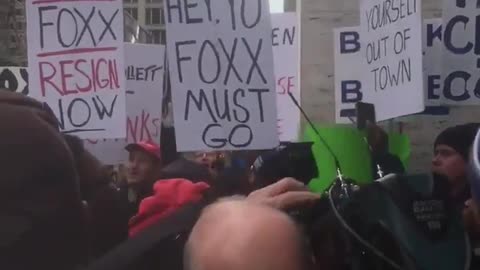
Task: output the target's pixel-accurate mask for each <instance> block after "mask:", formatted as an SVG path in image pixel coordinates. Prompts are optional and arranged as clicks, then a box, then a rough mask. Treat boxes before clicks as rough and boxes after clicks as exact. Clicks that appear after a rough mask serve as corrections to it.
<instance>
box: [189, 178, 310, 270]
mask: <svg viewBox="0 0 480 270" xmlns="http://www.w3.org/2000/svg"><path fill="white" fill-rule="evenodd" d="M286 190H291V192H286V193H285V191H286ZM317 199H319V196H318V195H315V194H312V193H310V192H308V191H306V189H305V186H304V185H303V184H302V183H299V182H297V181H295V180H293V179H283V180H281V181H279V182H277V183H275V184H273V185H271V186H268V187H266V188H264V189H261V190H258V191H255V192H253V193H251V194H250V195H249V196H248V197H246V198H227V199H223V200H221V201H220V202H218V203H215V204H213V205H211V206H209V207H207V208H206V209H205V210H204V211H203V213H202V214H201V216H200V218H199V220H198V221H197V223H196V224H195V226H194V227H193V230H192V232H191V234H190V236H189V239H188V241H187V244H186V247H185V250H184V269H188V270H197V269H210V270H215V269H231V270H235V269H279V270H308V269H314V268H313V260H312V257H311V256H310V252H309V249H308V248H307V246H308V245H307V242H306V241H305V240H304V238H303V235H302V234H301V232H300V230H299V228H298V227H297V225H296V224H295V222H294V221H293V220H292V219H291V218H290V217H289V216H288V215H287V214H285V213H284V212H282V211H279V209H282V210H284V209H288V208H291V207H293V206H298V205H299V204H305V203H308V202H312V201H315V200H317Z"/></svg>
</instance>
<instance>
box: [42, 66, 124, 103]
mask: <svg viewBox="0 0 480 270" xmlns="http://www.w3.org/2000/svg"><path fill="white" fill-rule="evenodd" d="M38 65H39V72H40V88H41V91H42V96H44V97H45V96H46V94H47V91H51V90H54V91H55V92H57V93H58V94H60V96H67V95H76V94H78V93H87V92H91V91H93V92H97V91H98V90H116V89H119V88H120V80H119V76H118V74H119V73H118V65H117V60H116V59H104V58H100V59H90V60H88V61H87V60H85V59H77V60H63V61H59V62H57V63H52V62H39V64H38ZM72 78H83V79H84V81H85V82H83V84H79V83H80V82H81V81H82V80H81V79H76V80H74V81H72Z"/></svg>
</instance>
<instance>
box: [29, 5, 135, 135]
mask: <svg viewBox="0 0 480 270" xmlns="http://www.w3.org/2000/svg"><path fill="white" fill-rule="evenodd" d="M26 10H27V38H28V62H29V74H30V78H29V79H30V85H35V87H31V89H30V96H31V97H33V98H36V99H38V100H39V101H42V102H46V103H47V104H48V105H49V106H50V107H51V108H52V110H53V112H54V113H55V114H56V116H57V119H58V122H59V124H60V128H61V130H62V132H64V133H68V134H72V135H76V136H79V137H80V138H82V139H89V138H125V129H126V128H125V117H126V114H125V76H124V73H123V70H124V65H123V58H124V53H123V37H124V36H123V35H124V33H123V3H122V1H121V0H111V1H100V0H90V1H84V0H78V1H68V0H29V1H26Z"/></svg>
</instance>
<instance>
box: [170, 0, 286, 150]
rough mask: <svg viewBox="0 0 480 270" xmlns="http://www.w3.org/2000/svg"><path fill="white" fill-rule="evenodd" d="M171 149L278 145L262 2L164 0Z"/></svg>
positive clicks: (268, 36)
mask: <svg viewBox="0 0 480 270" xmlns="http://www.w3.org/2000/svg"><path fill="white" fill-rule="evenodd" d="M164 6H165V17H166V18H167V51H168V52H167V54H168V57H169V66H170V72H171V82H172V96H173V111H174V119H175V132H176V134H175V135H176V141H177V149H178V150H179V151H181V152H185V151H204V150H207V151H212V150H253V149H271V148H273V147H275V146H277V145H278V134H277V110H276V97H275V96H276V88H275V75H274V68H273V52H272V43H271V42H272V32H271V30H272V28H271V18H270V13H269V5H268V0H249V1H246V0H244V1H229V0H216V1H199V2H196V3H193V2H192V3H187V2H186V1H173V0H166V1H165V2H164Z"/></svg>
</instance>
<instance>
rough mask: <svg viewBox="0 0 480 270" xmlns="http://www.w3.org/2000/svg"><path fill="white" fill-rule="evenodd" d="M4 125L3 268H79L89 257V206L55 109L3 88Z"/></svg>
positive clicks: (0, 119) (0, 157) (0, 158)
mask: <svg viewBox="0 0 480 270" xmlns="http://www.w3.org/2000/svg"><path fill="white" fill-rule="evenodd" d="M0 125H1V126H2V132H1V135H0V136H1V140H0V164H1V171H2V177H1V178H0V179H1V180H0V192H1V195H0V205H1V206H0V269H9V270H27V269H48V270H73V269H77V268H78V267H79V266H82V265H84V264H85V263H86V262H87V259H88V258H87V257H88V256H87V253H88V249H87V242H86V241H85V239H86V229H85V227H86V224H85V216H84V215H85V211H84V207H83V205H82V200H81V195H80V190H79V183H78V176H77V174H76V170H75V163H74V159H73V155H72V153H71V151H70V149H69V147H68V145H67V143H66V142H65V140H64V137H63V136H62V135H61V133H60V132H59V130H58V125H57V120H56V118H55V116H54V114H53V113H52V112H51V110H50V109H49V108H48V107H47V106H45V105H44V104H42V103H40V102H37V101H35V100H33V99H31V98H28V97H25V96H23V95H20V94H17V93H11V92H8V91H3V90H1V91H0Z"/></svg>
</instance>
